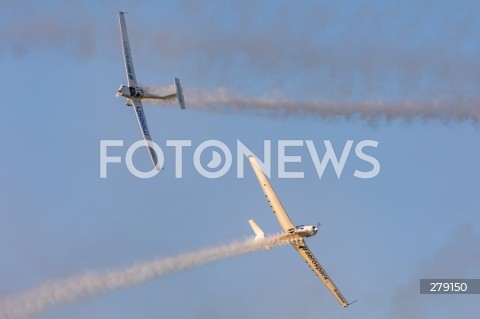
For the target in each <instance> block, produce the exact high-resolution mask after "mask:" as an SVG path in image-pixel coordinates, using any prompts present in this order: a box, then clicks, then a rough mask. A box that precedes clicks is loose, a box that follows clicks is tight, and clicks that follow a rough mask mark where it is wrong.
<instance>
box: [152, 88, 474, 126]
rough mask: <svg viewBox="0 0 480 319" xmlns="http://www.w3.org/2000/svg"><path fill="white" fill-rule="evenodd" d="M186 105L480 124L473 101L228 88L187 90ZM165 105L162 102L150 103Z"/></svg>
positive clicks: (155, 90)
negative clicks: (251, 93)
mask: <svg viewBox="0 0 480 319" xmlns="http://www.w3.org/2000/svg"><path fill="white" fill-rule="evenodd" d="M145 89H146V90H147V91H149V92H152V93H154V94H160V95H162V94H163V95H165V94H169V93H171V92H172V91H173V92H174V91H175V88H174V87H173V86H168V87H145ZM184 95H185V101H186V104H187V105H188V106H190V107H199V108H201V109H202V110H207V111H212V112H231V111H236V112H254V113H260V114H264V115H268V116H277V117H288V116H296V117H308V118H312V117H313V118H347V119H350V118H360V119H364V120H366V121H368V122H375V121H378V120H381V119H386V120H389V121H390V120H395V119H402V120H405V121H410V120H413V119H432V120H440V121H444V122H449V121H471V122H474V123H476V122H479V121H480V101H477V100H472V101H467V100H457V101H447V100H430V101H428V100H427V101H398V102H385V101H381V100H364V101H360V102H352V101H344V102H342V101H327V100H313V101H304V100H294V99H286V98H249V97H245V96H242V95H241V94H238V93H236V92H235V91H234V90H231V89H227V88H217V89H216V90H213V91H211V90H207V89H202V88H185V89H184ZM149 102H152V103H158V104H162V102H159V100H149Z"/></svg>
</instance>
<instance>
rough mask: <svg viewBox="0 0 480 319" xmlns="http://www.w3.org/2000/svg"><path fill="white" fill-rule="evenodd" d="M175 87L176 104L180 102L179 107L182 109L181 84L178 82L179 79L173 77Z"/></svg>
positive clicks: (183, 100)
mask: <svg viewBox="0 0 480 319" xmlns="http://www.w3.org/2000/svg"><path fill="white" fill-rule="evenodd" d="M175 87H176V88H177V100H178V104H180V108H181V109H182V110H184V109H185V99H184V98H183V90H182V85H181V84H180V79H179V78H175Z"/></svg>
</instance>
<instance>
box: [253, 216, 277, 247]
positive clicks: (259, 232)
mask: <svg viewBox="0 0 480 319" xmlns="http://www.w3.org/2000/svg"><path fill="white" fill-rule="evenodd" d="M248 223H249V224H250V226H251V227H252V229H253V232H254V233H255V235H256V236H255V242H258V241H262V240H264V239H265V232H264V231H263V230H262V229H261V228H260V226H258V225H257V223H256V222H255V221H254V220H253V219H250V220H249V221H248ZM265 249H272V247H270V246H268V245H265Z"/></svg>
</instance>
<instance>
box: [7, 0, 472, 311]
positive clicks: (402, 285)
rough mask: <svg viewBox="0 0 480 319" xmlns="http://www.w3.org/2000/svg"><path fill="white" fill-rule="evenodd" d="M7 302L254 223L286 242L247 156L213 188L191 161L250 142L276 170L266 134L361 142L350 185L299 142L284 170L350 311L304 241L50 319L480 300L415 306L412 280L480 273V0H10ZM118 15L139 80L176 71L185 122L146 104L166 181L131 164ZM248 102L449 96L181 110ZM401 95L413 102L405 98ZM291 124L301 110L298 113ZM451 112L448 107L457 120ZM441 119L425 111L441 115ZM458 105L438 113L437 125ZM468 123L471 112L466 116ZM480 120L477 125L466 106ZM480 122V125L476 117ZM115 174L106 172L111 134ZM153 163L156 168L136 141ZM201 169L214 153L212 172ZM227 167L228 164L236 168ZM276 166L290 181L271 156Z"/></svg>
mask: <svg viewBox="0 0 480 319" xmlns="http://www.w3.org/2000/svg"><path fill="white" fill-rule="evenodd" d="M0 9H1V10H0V28H1V29H2V32H1V33H0V66H1V69H2V72H1V73H2V76H1V80H0V81H1V82H0V83H1V90H2V94H1V96H2V105H3V107H2V110H3V112H2V115H1V116H0V139H1V146H2V151H1V156H0V164H1V165H0V299H1V298H3V297H6V296H9V295H11V294H12V293H15V292H19V291H23V290H27V289H29V288H32V287H35V286H37V285H39V284H41V283H43V282H45V281H47V280H54V279H58V278H65V277H68V276H71V275H75V274H81V273H84V272H85V271H87V270H110V269H119V268H121V267H124V266H128V265H132V264H134V263H136V262H141V261H148V260H152V259H155V258H158V257H162V256H165V257H167V256H172V255H176V254H179V253H183V252H188V251H192V250H196V249H201V248H204V247H209V246H215V245H217V244H222V243H227V242H230V241H232V240H236V239H241V238H245V237H247V236H251V235H253V234H252V230H251V229H250V227H249V225H248V220H249V219H251V218H254V219H255V220H256V221H257V223H258V224H259V225H260V226H262V227H263V228H264V230H265V231H266V232H267V233H276V232H278V231H279V227H278V223H277V221H276V220H275V218H274V216H273V214H272V213H271V211H270V207H268V204H267V203H266V201H265V198H264V196H263V194H262V191H261V189H260V187H259V184H258V182H257V180H256V178H255V176H254V174H253V172H252V171H251V169H250V167H249V166H247V165H248V164H247V163H248V162H247V161H246V160H245V165H246V166H245V168H246V169H245V178H243V179H238V178H236V176H235V175H236V174H235V170H234V169H233V168H232V169H231V170H230V171H229V172H228V173H227V174H226V175H225V176H223V177H221V178H218V179H207V178H205V177H202V176H201V175H200V174H198V173H197V171H196V170H195V167H194V165H193V154H194V150H195V148H196V147H197V146H198V145H199V144H200V143H202V142H203V141H206V140H210V139H217V140H220V141H222V142H224V143H225V144H226V145H227V146H228V147H229V148H231V149H232V150H233V151H235V145H236V140H237V139H239V140H240V141H242V143H244V144H245V145H247V146H248V147H249V148H250V149H251V150H252V151H254V152H255V153H257V154H259V157H263V149H262V147H263V141H264V140H271V141H272V158H274V159H276V156H277V150H278V147H277V142H278V141H279V140H285V139H288V140H313V141H314V143H315V145H317V146H318V152H319V154H320V156H321V155H322V153H323V152H324V149H322V148H321V146H322V144H323V141H324V140H331V142H332V144H333V146H334V148H335V150H336V152H337V154H340V152H341V150H342V148H343V146H344V145H345V143H346V141H347V140H354V145H356V144H357V143H358V142H360V141H362V140H375V141H378V142H379V145H378V147H377V148H369V149H368V150H367V149H366V152H367V153H368V154H369V155H371V156H373V157H375V158H376V159H377V160H378V161H379V163H380V165H381V170H380V173H379V174H378V175H377V176H376V177H374V178H372V179H359V178H356V177H354V176H353V172H354V171H355V170H356V169H359V170H368V169H369V164H368V163H366V162H364V161H362V160H361V159H359V158H358V157H356V156H355V154H354V152H353V150H352V152H351V154H350V156H349V158H348V160H347V161H346V165H345V168H344V170H343V173H342V175H341V176H340V178H337V176H336V175H335V172H334V169H333V168H332V166H331V165H329V166H328V167H327V169H326V171H325V174H324V175H323V177H322V178H321V179H319V178H318V176H317V175H316V172H315V167H314V165H313V162H312V160H311V159H310V157H309V153H308V150H307V148H306V146H305V144H304V146H303V147H293V148H290V149H289V151H288V152H289V154H291V155H301V156H302V162H301V163H294V164H288V166H287V167H288V169H289V170H292V171H295V170H298V171H304V172H305V178H303V179H282V178H278V177H277V175H276V174H273V176H272V185H273V187H274V188H275V189H276V192H277V194H278V195H279V197H280V199H281V200H282V202H283V204H284V206H285V208H286V210H287V211H288V212H289V214H290V216H291V218H292V219H293V221H294V222H296V223H297V224H316V223H317V222H320V223H321V224H322V226H321V228H320V230H319V232H318V234H317V235H316V236H315V237H312V238H310V239H308V245H309V247H310V249H311V250H312V251H313V252H314V254H315V255H316V256H317V258H318V260H319V261H320V263H321V264H322V265H323V266H324V267H325V268H326V270H327V272H328V273H329V274H330V275H331V277H332V278H333V279H334V280H335V283H336V284H337V286H338V287H339V288H340V289H341V290H342V292H343V294H344V295H345V297H346V298H348V299H349V300H350V301H352V300H355V299H358V300H359V301H358V302H357V303H355V304H354V305H352V306H351V307H349V308H347V309H342V308H341V307H340V306H339V304H338V303H337V301H336V300H335V299H334V298H333V297H332V296H331V295H330V294H329V293H328V291H327V289H326V288H325V287H324V286H323V284H322V283H321V282H320V281H319V280H318V279H317V278H316V277H315V276H314V274H313V273H312V272H311V271H310V270H309V269H308V268H307V267H306V265H305V264H304V262H303V261H302V260H301V259H300V258H299V257H298V256H297V254H296V252H295V251H294V249H293V248H292V247H288V246H283V247H278V248H275V249H273V250H271V251H259V252H254V253H252V254H247V255H243V256H240V257H236V258H232V259H227V260H222V261H219V262H216V263H212V264H208V265H204V266H201V267H198V268H193V269H191V270H188V271H186V272H179V273H175V274H171V275H169V276H165V277H161V278H158V279H155V280H152V281H149V282H147V283H146V284H143V285H141V286H137V287H133V288H128V289H125V290H121V291H116V292H108V293H105V294H100V295H98V296H95V297H93V298H88V299H85V300H82V301H80V302H77V303H74V304H69V305H62V306H58V307H54V308H52V309H51V310H49V311H48V312H46V313H44V314H42V315H40V316H38V318H43V319H56V318H65V317H68V318H115V319H123V318H125V319H126V318H171V317H175V318H260V317H268V318H270V317H272V318H292V317H302V318H452V317H456V318H473V317H475V316H478V305H479V304H480V296H479V295H461V296H452V295H443V296H431V295H420V294H419V283H418V281H419V279H420V278H480V267H479V263H480V249H479V244H478V243H479V242H480V214H479V209H478V207H480V197H479V189H480V188H479V186H480V182H479V180H480V171H479V169H478V163H479V160H480V146H479V143H478V139H479V137H480V127H479V124H478V122H476V121H474V120H472V118H474V117H475V116H478V111H477V109H478V107H479V106H480V104H479V103H478V101H479V98H480V96H479V93H478V92H480V90H479V86H480V63H479V61H480V60H479V59H478V57H479V56H480V33H479V31H478V30H480V22H479V20H478V11H479V9H480V6H479V4H478V2H476V1H462V2H461V3H460V2H457V1H438V2H435V3H433V2H429V1H423V2H418V1H388V2H386V1H302V2H298V1H297V2H294V1H228V2H227V1H187V0H185V1H120V2H113V1H104V2H102V3H100V2H99V3H95V4H93V2H86V1H85V2H81V1H80V2H76V3H74V4H72V3H67V2H65V1H41V2H39V1H5V0H4V1H0ZM118 11H127V12H128V15H126V21H127V26H128V30H129V36H130V42H131V46H132V55H133V60H134V63H135V68H136V73H137V77H138V79H139V80H140V82H141V83H142V84H145V85H150V86H165V85H169V84H171V83H173V77H174V76H178V77H180V78H181V80H182V84H183V85H184V87H185V93H186V94H185V98H186V103H187V110H185V111H180V110H179V109H178V108H177V106H175V105H163V106H161V107H159V106H158V105H153V106H152V105H149V104H148V103H145V112H146V114H147V118H148V123H149V126H150V130H151V134H152V137H153V139H154V140H155V141H156V142H157V143H158V144H159V145H160V146H161V147H162V149H163V150H164V151H165V158H166V160H165V169H164V170H162V171H161V173H160V174H159V175H157V176H156V177H154V178H151V179H146V180H144V179H139V178H136V177H134V176H133V175H132V174H131V173H130V172H129V171H128V170H127V168H126V167H125V165H124V164H123V163H124V157H125V153H126V150H127V148H128V146H129V145H130V144H132V143H133V142H135V141H137V140H139V139H140V137H141V135H140V131H139V128H138V124H137V123H136V120H135V117H134V113H133V110H131V109H129V108H127V107H126V106H125V105H124V104H125V103H124V102H125V101H124V100H123V99H116V98H115V96H114V95H115V91H116V90H117V88H118V87H119V85H120V84H121V83H125V82H126V80H125V71H124V66H123V58H122V53H121V43H120V34H119V26H118V17H117V12H118ZM192 88H195V89H199V88H200V89H205V90H208V91H209V92H213V94H214V95H215V92H217V93H218V94H220V93H221V92H225V90H227V91H228V92H235V95H236V96H241V97H244V98H252V99H255V98H263V99H269V100H270V101H272V100H273V101H275V99H279V100H282V99H289V100H301V101H307V102H308V101H329V102H331V103H333V104H334V105H338V106H339V107H340V108H341V106H342V105H343V104H344V103H349V102H351V103H360V104H361V102H362V101H366V100H369V101H370V100H372V101H377V102H381V103H385V105H386V106H385V107H396V108H403V109H405V108H406V107H407V106H408V105H412V104H413V105H431V104H432V103H434V102H435V101H443V102H445V101H446V102H445V103H447V105H448V107H449V108H450V109H451V110H456V109H460V108H463V107H464V106H465V105H467V106H468V107H466V110H467V111H466V117H467V119H466V120H458V119H450V118H449V116H448V114H450V113H449V112H447V113H442V112H443V111H442V110H443V109H442V110H440V111H439V112H437V113H436V112H435V111H434V110H433V111H432V113H431V114H433V115H431V116H427V118H425V117H424V116H422V114H420V116H419V117H413V118H409V119H405V118H400V119H397V118H391V119H388V120H387V119H384V118H379V119H376V120H375V121H373V122H372V121H366V120H364V119H362V118H359V117H356V116H353V117H335V118H332V117H326V118H322V117H319V116H316V115H311V114H309V113H305V112H302V110H301V108H300V110H299V109H298V108H296V109H295V112H292V113H293V114H290V115H288V114H287V115H280V114H278V113H276V112H275V111H273V112H256V111H255V109H254V108H251V107H248V106H245V108H247V109H248V110H247V111H245V112H243V111H242V110H243V108H242V107H240V108H230V107H229V106H228V105H226V106H225V107H215V108H212V109H209V107H208V105H207V106H204V107H202V108H198V107H195V106H190V107H189V106H188V99H189V96H188V94H187V93H188V89H190V90H191V91H193V89H192ZM409 103H410V104H409ZM297 112H298V114H297ZM452 112H453V111H452ZM429 114H430V113H429ZM445 114H446V115H445ZM472 114H473V115H472ZM475 114H477V115H475ZM477 119H478V117H477ZM104 139H122V140H124V144H125V146H124V147H119V148H112V149H111V150H109V152H111V154H112V155H118V156H122V158H123V163H122V164H111V165H109V167H108V178H107V179H100V178H99V171H100V164H99V162H100V160H99V157H100V151H99V146H100V140H104ZM179 139H190V140H192V147H191V148H188V149H186V150H185V152H184V166H183V168H184V171H183V178H182V179H177V178H175V170H174V152H173V149H171V148H168V147H166V146H165V143H166V140H179ZM134 160H135V162H136V163H138V167H139V168H140V169H145V168H149V165H150V161H149V158H148V156H147V152H146V151H144V150H143V149H140V150H138V151H137V152H136V153H135V157H134ZM203 160H204V162H208V156H205V158H204V159H203ZM236 164H237V162H236V159H235V158H234V161H233V167H234V168H235V167H236ZM272 171H273V172H277V163H276V161H273V163H272Z"/></svg>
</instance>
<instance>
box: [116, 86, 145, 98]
mask: <svg viewBox="0 0 480 319" xmlns="http://www.w3.org/2000/svg"><path fill="white" fill-rule="evenodd" d="M117 92H118V93H119V94H120V95H121V96H123V97H126V98H135V97H138V98H139V97H143V95H144V93H143V89H141V88H139V87H133V86H125V85H122V86H120V88H119V89H118V91H117Z"/></svg>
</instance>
